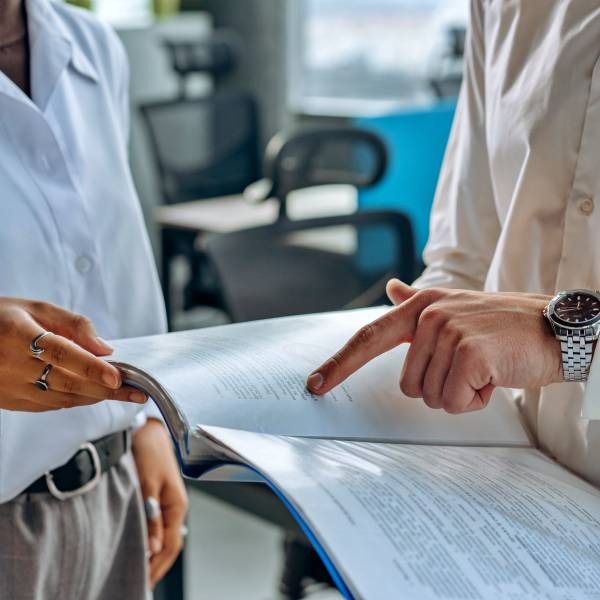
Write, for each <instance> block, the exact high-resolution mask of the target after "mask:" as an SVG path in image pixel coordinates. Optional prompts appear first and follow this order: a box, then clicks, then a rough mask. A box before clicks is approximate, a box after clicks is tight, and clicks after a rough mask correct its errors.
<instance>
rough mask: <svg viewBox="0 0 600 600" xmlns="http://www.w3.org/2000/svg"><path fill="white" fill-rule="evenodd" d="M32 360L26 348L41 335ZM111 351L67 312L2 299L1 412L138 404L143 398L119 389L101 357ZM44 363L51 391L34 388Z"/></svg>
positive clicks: (115, 374)
mask: <svg viewBox="0 0 600 600" xmlns="http://www.w3.org/2000/svg"><path fill="white" fill-rule="evenodd" d="M44 331H50V332H52V335H48V336H46V337H44V338H43V339H42V340H40V342H39V344H38V345H39V347H40V348H43V349H44V352H43V353H42V354H41V355H40V357H39V358H35V357H34V356H32V354H31V351H30V349H29V345H30V343H31V342H32V340H33V338H35V337H36V336H37V335H39V334H41V333H44ZM111 353H112V348H111V347H110V346H108V345H107V344H106V342H104V341H103V340H101V339H100V338H99V337H97V335H96V331H95V329H94V326H93V324H92V322H91V321H90V320H89V319H88V318H86V317H84V316H82V315H78V314H75V313H72V312H70V311H68V310H65V309H63V308H60V307H58V306H54V305H53V304H48V303H47V302H39V301H32V300H22V299H19V298H0V389H1V390H2V393H1V394H0V408H3V409H6V410H18V411H26V412H41V411H47V410H57V409H59V408H70V407H73V406H85V405H87V404H95V403H96V402H100V401H102V400H105V399H113V400H124V401H128V402H136V403H142V402H145V401H146V396H145V395H144V394H142V393H141V392H139V391H138V390H135V389H134V388H131V387H127V386H122V385H121V376H120V374H119V371H118V370H117V369H116V368H115V367H114V366H112V365H109V364H108V363H107V362H106V361H104V360H102V359H101V358H99V357H100V356H107V355H109V354H111ZM47 364H51V365H52V369H51V371H50V373H49V374H48V378H47V380H46V382H47V384H48V387H49V389H48V390H46V391H43V390H40V389H38V388H37V387H36V386H35V381H36V380H38V379H39V378H40V377H41V375H42V372H43V371H44V368H45V367H46V365H47Z"/></svg>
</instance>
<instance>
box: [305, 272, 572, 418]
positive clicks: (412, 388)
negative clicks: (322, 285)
mask: <svg viewBox="0 0 600 600" xmlns="http://www.w3.org/2000/svg"><path fill="white" fill-rule="evenodd" d="M387 291H388V296H389V297H390V299H391V300H392V302H393V303H394V304H397V305H398V306H396V308H394V309H392V310H390V311H389V312H388V313H386V314H385V315H384V316H383V317H381V318H379V319H377V320H376V321H373V322H372V323H370V324H369V325H367V326H365V327H363V328H362V329H361V330H360V331H359V332H358V333H357V334H356V335H354V337H352V338H351V339H350V341H349V342H348V343H347V344H346V345H345V346H344V347H343V348H342V349H341V350H340V351H339V352H337V353H336V354H335V355H334V356H333V357H332V358H330V359H329V360H328V361H326V362H325V363H324V364H323V365H322V366H321V367H319V368H318V369H317V370H316V371H314V372H313V373H312V374H311V375H310V377H309V378H308V383H307V386H308V389H309V390H310V391H311V392H313V393H315V394H324V393H326V392H328V391H329V390H330V389H332V388H333V387H335V386H336V385H338V384H339V383H341V382H342V381H344V379H346V378H347V377H349V376H350V375H351V374H352V373H354V372H355V371H356V370H358V369H360V368H361V367H362V366H363V365H364V364H366V363H367V362H368V361H370V360H371V359H373V358H375V357H376V356H378V355H379V354H382V353H384V352H387V351H388V350H391V349H392V348H394V347H395V346H398V345H399V344H402V343H404V342H409V343H410V344H411V346H410V348H409V350H408V353H407V355H406V360H405V362H404V365H403V368H402V375H401V378H400V387H401V389H402V391H403V392H404V393H405V394H406V395H407V396H411V397H413V398H421V397H422V398H423V400H424V401H425V403H426V404H427V406H429V407H431V408H442V409H444V410H446V411H447V412H450V413H461V412H466V411H471V410H477V409H480V408H483V407H484V406H486V405H487V403H488V402H489V399H490V397H491V395H492V392H493V390H494V388H495V387H496V386H501V387H509V388H528V387H540V386H543V385H548V384H550V383H557V382H560V381H563V376H562V363H561V352H560V344H559V343H558V341H557V340H556V339H555V337H554V334H553V332H552V330H551V328H550V326H549V324H548V323H547V322H546V319H545V317H544V316H543V315H542V310H543V309H544V307H545V306H546V305H547V304H548V302H549V301H550V300H551V298H550V297H549V296H541V295H536V294H494V293H485V292H470V291H463V290H447V289H428V290H422V291H419V290H416V289H415V288H411V287H410V286H408V285H406V284H404V283H402V282H400V281H398V280H392V281H390V282H389V283H388V288H387Z"/></svg>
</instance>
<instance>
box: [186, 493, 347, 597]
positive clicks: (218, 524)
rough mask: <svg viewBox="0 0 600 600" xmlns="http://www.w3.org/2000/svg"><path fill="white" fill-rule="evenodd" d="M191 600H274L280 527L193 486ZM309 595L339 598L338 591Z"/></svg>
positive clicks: (189, 562) (188, 578)
mask: <svg viewBox="0 0 600 600" xmlns="http://www.w3.org/2000/svg"><path fill="white" fill-rule="evenodd" d="M189 493H190V512H189V530H190V533H189V536H188V540H187V552H186V565H185V571H186V599H187V600H205V599H210V600H240V599H243V600H276V599H278V598H279V596H278V593H277V582H278V577H279V572H280V569H281V550H280V549H281V540H282V534H281V531H280V530H279V529H278V528H277V527H274V526H271V525H269V524H267V523H265V522H263V521H262V520H260V519H257V518H255V517H252V516H248V515H246V514H245V513H242V512H241V511H238V510H237V509H234V508H231V507H230V506H227V505H225V504H223V503H221V502H218V501H217V500H214V499H212V498H209V497H208V496H205V495H204V494H202V493H201V492H199V491H197V490H189ZM309 598H310V600H339V599H340V598H341V596H340V594H338V593H337V592H336V591H334V590H327V591H318V592H315V593H313V594H311V595H310V596H309Z"/></svg>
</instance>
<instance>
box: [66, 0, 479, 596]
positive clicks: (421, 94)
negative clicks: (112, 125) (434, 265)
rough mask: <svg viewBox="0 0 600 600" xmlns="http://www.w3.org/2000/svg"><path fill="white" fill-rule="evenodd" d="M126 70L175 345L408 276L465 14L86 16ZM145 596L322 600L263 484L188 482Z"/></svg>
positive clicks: (218, 8)
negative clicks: (178, 523) (177, 334)
mask: <svg viewBox="0 0 600 600" xmlns="http://www.w3.org/2000/svg"><path fill="white" fill-rule="evenodd" d="M73 3H74V4H79V5H83V6H85V7H86V8H87V9H89V10H93V11H95V12H96V13H97V14H98V16H99V17H100V18H101V19H103V20H106V21H107V22H109V23H110V24H111V25H112V26H113V27H114V28H115V30H116V31H117V33H118V35H119V37H120V38H121V40H122V41H123V44H124V46H125V49H126V51H127V53H128V55H129V60H130V66H131V102H132V130H131V165H132V170H133V174H134V179H135V183H136V186H137V189H138V192H139V195H140V200H141V203H142V208H143V211H144V215H145V218H146V221H147V225H148V229H149V231H150V235H151V240H152V244H153V248H154V251H155V255H156V260H157V264H158V266H159V269H160V272H161V276H162V282H163V288H164V293H165V299H166V302H167V307H168V311H169V323H170V327H171V328H172V329H182V328H191V327H205V326H210V325H215V324H220V323H227V322H232V321H244V320H249V319H256V318H263V317H270V316H281V315H286V314H295V313H302V312H318V311H324V310H333V309H344V308H352V307H360V306H369V305H374V304H378V303H381V302H382V301H383V300H384V285H385V282H386V280H387V279H388V278H389V277H391V276H399V277H403V278H405V279H411V278H413V277H415V276H416V275H417V274H418V273H419V271H420V269H421V268H422V263H421V259H420V256H421V252H422V249H423V246H424V244H425V242H426V239H427V227H428V217H429V211H430V208H431V202H432V199H433V194H434V191H435V186H436V181H437V177H438V173H439V168H440V164H441V160H442V157H443V153H444V148H445V145H446V141H447V138H448V134H449V130H450V126H451V122H452V117H453V113H454V107H455V101H456V95H457V93H458V90H459V87H460V81H461V73H462V55H463V47H464V40H465V31H466V27H467V22H468V2H467V0H181V1H178V0H154V1H148V0H95V1H92V2H89V1H87V0H78V1H77V2H75V1H73ZM189 490H190V497H191V504H190V515H189V525H190V536H189V539H188V544H187V548H186V551H185V553H184V557H183V559H182V560H180V561H179V562H178V564H177V565H176V567H175V568H174V569H173V571H172V572H171V574H170V575H169V577H168V578H167V581H166V582H165V583H164V584H163V585H162V586H161V587H160V589H159V590H157V593H156V597H157V598H169V599H172V600H177V599H178V598H183V597H185V598H186V599H188V600H191V599H197V598H222V599H229V598H232V599H233V598H236V599H237V598H244V599H246V600H254V599H256V600H267V599H271V598H273V599H274V598H300V597H302V596H303V595H305V596H306V597H309V598H322V599H326V598H337V597H339V596H338V595H337V592H336V591H335V590H333V589H332V588H331V587H329V585H328V577H327V573H326V571H325V569H324V568H323V565H322V564H321V563H320V561H319V559H318V558H317V557H316V555H315V554H314V552H312V550H311V548H310V546H309V544H308V542H307V540H306V539H305V538H304V536H303V535H302V533H301V532H300V530H299V529H298V528H297V527H295V525H294V523H293V522H292V521H291V519H290V518H289V517H288V516H287V513H286V511H285V509H283V507H282V506H281V505H280V504H279V502H278V500H277V499H276V498H274V497H273V496H272V495H271V494H270V493H269V492H268V490H267V489H266V488H263V486H261V485H260V484H252V485H248V484H223V483H216V482H207V483H205V484H198V485H196V484H190V486H189Z"/></svg>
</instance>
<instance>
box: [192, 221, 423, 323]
mask: <svg viewBox="0 0 600 600" xmlns="http://www.w3.org/2000/svg"><path fill="white" fill-rule="evenodd" d="M373 247H375V248H377V249H378V250H377V256H376V257H374V253H373ZM204 251H205V253H206V255H207V257H208V259H209V261H210V263H211V264H212V265H213V266H214V269H215V272H216V274H217V280H218V284H217V288H218V289H219V290H220V293H221V298H222V304H223V307H224V309H225V311H226V312H227V314H228V315H229V317H230V318H231V320H232V321H234V322H239V321H251V320H255V319H266V318H272V317H282V316H287V315H296V314H305V313H314V312H324V311H329V310H339V309H344V308H362V307H367V306H374V305H377V304H381V303H383V302H384V301H385V285H386V283H387V281H389V279H390V278H392V277H399V278H401V279H403V280H404V281H411V280H412V279H413V277H414V273H415V254H414V242H413V237H412V229H411V226H410V222H409V221H408V219H407V217H405V216H404V215H403V214H401V213H397V212H395V211H389V210H388V211H365V212H361V213H354V214H351V215H341V216H332V217H321V218H314V219H302V220H299V221H291V220H288V219H286V220H282V221H279V222H277V223H274V224H273V225H266V226H263V227H256V228H253V229H247V230H245V231H239V232H234V233H229V234H224V235H213V236H210V237H209V238H207V240H206V243H205V246H204Z"/></svg>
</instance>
